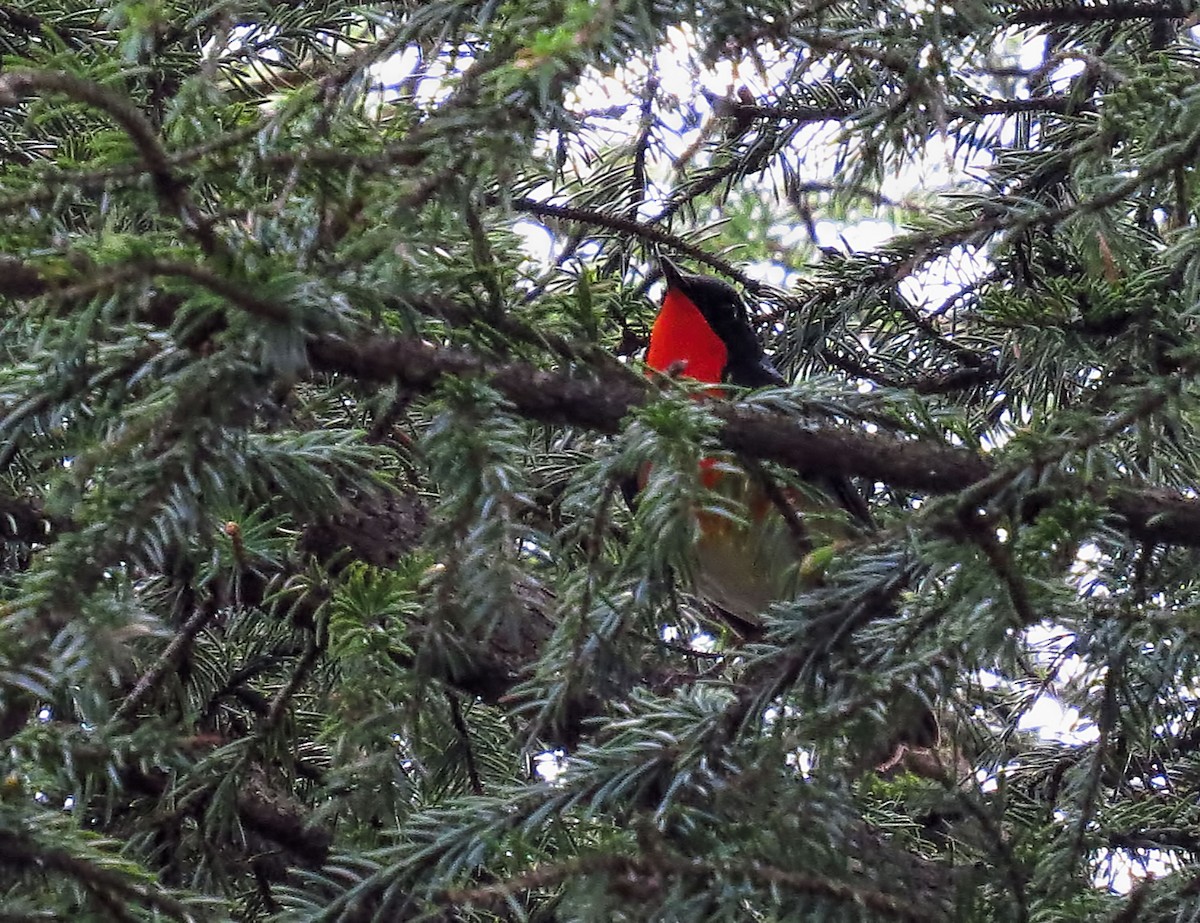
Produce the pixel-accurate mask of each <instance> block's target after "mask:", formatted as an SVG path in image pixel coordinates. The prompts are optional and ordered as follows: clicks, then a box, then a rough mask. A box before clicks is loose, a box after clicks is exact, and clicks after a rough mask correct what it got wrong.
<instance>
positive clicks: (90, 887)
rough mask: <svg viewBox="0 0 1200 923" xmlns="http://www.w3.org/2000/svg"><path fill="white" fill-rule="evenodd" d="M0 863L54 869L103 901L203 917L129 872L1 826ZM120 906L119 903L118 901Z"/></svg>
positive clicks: (27, 868) (40, 870)
mask: <svg viewBox="0 0 1200 923" xmlns="http://www.w3.org/2000/svg"><path fill="white" fill-rule="evenodd" d="M0 865H5V866H7V867H8V868H10V869H13V870H17V871H20V872H23V873H30V872H34V873H46V872H54V873H57V874H60V875H63V876H65V877H66V878H68V879H70V880H71V881H74V882H76V883H78V884H79V885H80V887H82V888H83V889H84V891H86V892H87V893H88V894H90V895H92V896H93V897H95V898H97V899H98V900H101V901H104V900H107V899H110V898H112V899H116V900H118V901H120V902H121V903H123V904H126V905H128V904H130V903H132V904H142V905H145V906H146V907H150V908H153V909H155V910H158V911H160V912H161V913H164V914H166V915H167V916H168V917H170V918H171V919H173V920H183V921H185V923H191V921H194V920H199V919H203V918H204V917H205V916H207V915H206V914H205V915H202V914H199V913H198V912H197V911H196V910H195V909H194V908H189V907H188V906H187V905H185V904H183V903H182V902H180V901H178V900H176V899H174V898H173V897H170V896H168V895H167V894H165V893H163V892H161V891H159V890H157V889H156V888H153V887H151V886H147V885H143V884H141V883H140V882H136V881H135V880H133V879H132V878H130V877H129V876H127V875H122V874H120V873H119V872H116V871H113V870H111V869H107V868H103V867H101V866H100V865H98V864H97V863H96V862H94V861H91V860H89V859H85V858H83V857H81V856H75V855H72V854H71V853H69V852H67V851H66V850H65V849H51V848H46V847H44V846H42V845H41V844H39V843H37V842H35V841H34V840H32V839H31V838H29V837H26V836H21V835H20V834H17V833H14V832H12V831H6V830H0ZM118 906H119V905H118Z"/></svg>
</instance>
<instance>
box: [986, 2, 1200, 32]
mask: <svg viewBox="0 0 1200 923" xmlns="http://www.w3.org/2000/svg"><path fill="white" fill-rule="evenodd" d="M1198 10H1200V7H1197V5H1196V4H1195V3H1194V2H1189V0H1155V2H1153V3H1087V4H1084V3H1073V4H1066V3H1064V4H1058V5H1055V6H1041V7H1024V8H1021V9H1018V10H1016V11H1015V12H1013V13H1011V14H1008V15H1007V16H1006V19H1007V20H1008V22H1010V23H1012V24H1013V25H1017V26H1051V25H1054V26H1061V25H1071V24H1087V23H1098V22H1129V21H1130V20H1135V19H1150V20H1158V19H1187V18H1188V17H1189V16H1192V15H1194V14H1195V13H1196V12H1197V11H1198Z"/></svg>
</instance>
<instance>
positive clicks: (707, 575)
mask: <svg viewBox="0 0 1200 923" xmlns="http://www.w3.org/2000/svg"><path fill="white" fill-rule="evenodd" d="M659 264H660V266H661V268H662V273H663V278H664V279H665V281H666V292H665V294H664V295H663V300H662V304H661V306H660V308H659V311H658V314H657V316H656V317H655V319H654V324H653V326H652V327H651V331H650V342H649V347H648V349H647V352H646V365H647V367H648V368H649V369H651V370H653V371H654V372H658V373H663V374H671V375H677V376H680V377H684V378H689V379H692V380H694V381H696V382H698V383H700V384H701V385H705V386H708V388H707V390H708V391H709V393H710V394H711V395H712V396H714V397H725V396H728V395H727V393H726V389H725V388H724V387H722V386H726V385H732V386H734V387H736V388H744V389H754V388H768V387H786V386H787V384H788V382H787V380H786V379H785V378H784V377H783V375H781V374H780V372H779V370H778V369H777V368H776V367H775V366H774V364H773V363H772V362H771V360H770V358H769V357H768V356H767V354H766V350H765V349H764V347H763V344H762V342H761V340H760V339H759V337H758V335H757V334H756V332H755V330H754V326H753V324H752V322H751V320H750V314H749V311H748V309H747V306H746V302H745V300H744V299H743V298H742V296H741V293H740V292H739V291H738V290H737V289H736V288H734V286H732V285H731V284H729V283H728V282H726V281H724V280H722V279H718V278H715V277H713V276H708V275H701V274H698V273H690V272H685V271H684V270H683V269H681V268H680V267H679V266H677V265H676V264H675V263H674V262H672V261H671V260H670V259H668V258H666V257H660V258H659ZM699 464H700V466H701V469H702V482H703V483H704V485H705V486H706V487H708V488H710V489H713V490H716V491H718V492H719V493H721V494H722V495H724V496H727V497H731V498H735V499H736V500H737V501H738V502H740V503H741V504H742V505H743V509H744V519H743V520H740V521H739V520H736V519H731V518H730V517H728V516H725V515H720V514H714V513H709V512H706V511H705V510H703V509H701V510H698V511H697V525H698V528H697V538H696V543H695V558H696V561H695V563H696V568H695V578H694V579H695V589H696V591H697V593H698V595H700V596H702V597H704V598H705V599H706V600H708V601H709V602H710V603H712V604H714V605H715V606H716V607H717V608H718V610H719V611H720V612H721V613H722V614H723V615H724V616H725V623H726V624H727V625H729V626H730V627H731V628H733V629H734V630H735V631H736V632H737V633H738V634H740V635H742V636H743V637H746V636H751V637H753V636H757V635H758V634H759V633H760V632H761V628H762V624H763V620H762V614H763V612H764V611H765V610H766V609H767V608H768V607H769V606H770V605H771V603H772V602H775V601H777V600H783V599H787V598H789V597H791V596H793V595H795V594H796V593H798V592H800V591H803V590H804V589H812V588H814V587H816V586H819V585H820V584H821V582H822V581H823V580H824V578H825V574H824V568H825V567H826V566H827V565H828V563H829V562H830V561H831V559H832V557H833V556H834V554H835V553H836V549H837V548H838V547H839V545H842V544H843V543H846V542H849V541H853V540H854V539H855V538H856V537H858V536H860V535H861V534H862V532H864V531H867V530H870V529H872V528H873V523H872V518H871V513H870V510H869V507H868V506H867V503H866V500H865V499H864V497H863V495H862V494H861V493H859V491H858V490H857V489H856V488H855V486H854V484H853V483H852V482H851V481H850V480H849V479H848V478H846V477H844V476H842V475H835V474H831V475H826V476H824V477H820V478H815V479H809V480H806V481H805V482H804V483H803V484H802V485H800V486H799V487H798V488H790V489H786V490H784V489H781V488H779V487H778V486H777V485H776V484H775V483H774V482H773V481H772V480H771V479H770V477H769V476H768V475H767V474H766V472H765V471H764V470H763V469H762V467H761V466H760V465H757V464H755V463H753V462H748V461H747V462H745V468H744V470H743V471H737V470H736V468H734V467H733V466H730V465H715V464H712V462H711V460H710V459H702V460H701V461H700V462H699ZM831 552H832V553H831ZM814 560H815V561H816V562H817V566H811V562H813V561H814ZM891 711H892V712H894V714H893V716H892V717H893V719H894V733H893V734H891V735H890V737H889V739H888V740H886V741H880V742H879V743H880V746H876V747H873V748H870V752H869V753H867V754H866V755H865V756H864V758H863V759H864V765H871V766H875V767H876V768H877V769H878V770H883V769H887V768H891V767H894V766H896V765H897V764H898V763H899V761H900V760H901V758H902V757H904V755H905V754H906V753H907V752H910V751H912V752H919V753H926V754H928V753H930V752H932V750H931V748H935V747H936V746H937V745H938V742H939V739H940V736H941V735H940V728H939V726H938V720H937V716H936V715H935V713H934V712H933V710H932V709H931V708H930V707H929V706H928V704H927V703H926V702H925V701H924V698H923V697H921V696H918V695H915V694H911V693H910V694H902V695H901V696H899V697H898V699H897V701H896V702H893V703H892V708H891ZM913 748H916V749H915V750H914V749H913ZM935 762H937V760H935ZM939 767H940V764H939ZM910 768H911V767H910ZM938 771H941V769H940V768H939V769H938Z"/></svg>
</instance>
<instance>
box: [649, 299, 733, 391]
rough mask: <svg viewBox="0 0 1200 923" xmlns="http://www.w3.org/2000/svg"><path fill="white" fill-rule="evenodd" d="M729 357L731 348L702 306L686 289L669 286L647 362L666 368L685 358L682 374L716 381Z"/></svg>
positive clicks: (651, 338)
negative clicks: (694, 301)
mask: <svg viewBox="0 0 1200 923" xmlns="http://www.w3.org/2000/svg"><path fill="white" fill-rule="evenodd" d="M728 358H729V350H728V349H726V347H725V343H724V342H723V341H722V340H721V338H720V337H719V336H717V335H716V334H715V333H714V332H713V329H712V328H711V327H710V326H709V325H708V321H706V320H705V319H704V315H703V314H701V313H700V309H699V308H697V307H696V306H695V305H694V304H693V303H692V300H691V299H690V298H688V297H687V295H685V294H683V292H680V291H677V290H676V289H667V297H666V298H664V299H663V305H662V310H661V311H659V312H658V317H657V318H656V319H655V321H654V329H652V330H651V331H650V350H649V351H648V352H647V353H646V365H648V366H650V368H652V369H656V370H657V371H660V372H665V371H666V370H667V369H669V368H670V367H671V365H672V364H674V363H676V362H682V363H684V370H683V374H684V375H686V376H687V377H688V378H692V379H695V380H696V381H703V382H708V383H709V384H717V383H718V382H720V380H721V376H722V374H723V373H724V371H725V363H726V361H727V360H728Z"/></svg>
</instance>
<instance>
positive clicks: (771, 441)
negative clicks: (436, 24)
mask: <svg viewBox="0 0 1200 923" xmlns="http://www.w3.org/2000/svg"><path fill="white" fill-rule="evenodd" d="M311 355H312V359H313V362H314V365H315V366H316V367H317V368H319V369H323V370H326V371H339V372H343V373H345V374H349V375H352V376H354V377H356V378H359V379H361V380H364V381H398V382H400V383H402V384H404V385H406V386H407V387H410V388H413V389H414V390H417V391H429V390H431V389H432V388H433V387H435V386H436V384H437V382H438V381H440V380H441V379H442V378H443V377H444V376H464V375H465V376H478V377H482V378H484V379H487V380H488V381H489V383H490V384H491V386H492V387H494V388H496V390H498V391H499V392H500V393H501V394H503V395H504V397H505V398H506V399H507V400H509V401H510V402H512V405H513V407H514V408H515V409H516V411H517V412H518V413H520V414H522V415H523V416H526V417H529V418H530V419H534V420H539V421H541V422H545V423H559V424H562V423H566V424H571V425H575V426H583V427H586V428H589V429H594V430H598V431H600V432H605V433H614V434H615V433H617V432H619V431H620V430H621V427H622V424H623V421H624V419H625V417H626V415H627V414H628V413H629V412H630V411H631V410H632V409H634V408H635V407H639V406H641V405H642V404H644V403H645V402H646V401H647V400H648V399H649V397H650V392H649V389H648V387H647V386H646V385H643V384H642V383H640V382H638V381H636V380H634V379H633V378H631V377H630V376H621V377H619V378H618V377H616V376H614V375H608V374H597V375H596V376H595V377H594V378H592V379H591V380H587V379H582V378H573V377H570V376H567V375H562V374H556V373H552V372H546V371H542V370H540V369H537V368H534V367H532V366H528V365H522V364H519V363H510V364H507V365H503V364H495V363H488V362H486V361H484V360H481V359H479V358H477V357H475V356H473V355H471V354H470V353H466V352H462V351H459V350H453V349H441V348H438V347H435V346H432V345H430V344H428V343H424V342H421V341H417V340H412V339H405V338H387V337H377V338H369V339H363V340H357V341H347V340H338V339H333V338H323V339H316V340H314V341H312V345H311ZM1158 400H1166V397H1165V396H1162V397H1161V398H1155V401H1158ZM710 406H711V409H712V413H713V415H714V416H716V417H717V418H718V419H719V420H720V421H721V422H722V423H723V425H724V426H723V429H722V431H721V432H720V434H719V438H720V440H721V442H722V443H723V444H724V445H725V447H726V448H729V449H732V450H733V451H735V452H739V453H743V454H745V455H748V456H750V457H752V458H758V459H763V460H767V461H774V462H777V463H779V464H781V465H784V466H786V467H789V468H792V469H793V470H795V471H797V472H798V473H800V474H802V475H803V474H807V475H809V476H814V475H830V474H843V475H847V476H852V477H863V478H866V479H868V480H871V481H882V482H883V483H885V484H891V485H893V486H902V487H908V488H912V489H915V490H925V491H929V492H931V493H954V492H957V491H966V492H967V493H966V495H964V496H963V497H961V498H959V501H958V502H961V504H962V505H963V506H964V508H974V507H975V506H979V505H983V504H984V503H985V502H986V500H987V499H988V498H990V497H991V496H993V495H994V493H995V492H996V491H997V490H999V489H1000V488H1002V487H1003V485H1005V484H1007V483H1008V482H1009V481H1011V480H1012V478H1013V477H1014V476H1016V475H1017V474H1019V473H1020V472H1021V471H1023V470H1024V465H1023V464H1022V465H1018V466H1016V467H1012V468H1002V469H993V468H992V467H991V466H990V465H989V464H988V462H987V461H985V460H984V459H982V458H980V457H979V456H978V455H975V454H974V453H972V452H970V451H967V450H964V449H957V448H950V447H947V446H945V445H943V444H941V443H933V442H929V441H926V440H907V441H901V440H898V439H894V438H890V437H885V436H881V435H878V434H868V433H865V432H862V431H859V430H851V429H847V428H845V427H829V426H814V425H810V424H807V423H801V422H798V421H796V420H792V419H789V418H788V417H787V416H785V415H783V414H779V413H774V412H769V411H765V410H759V409H756V408H748V407H742V406H738V405H736V404H726V403H718V402H714V403H713V404H711V405H710ZM1145 412H1147V408H1146V407H1139V409H1138V413H1139V414H1142V413H1145ZM1128 423H1129V419H1128V418H1127V415H1122V417H1121V418H1119V419H1118V420H1116V421H1114V422H1113V423H1111V424H1110V425H1109V426H1107V427H1104V428H1103V429H1102V430H1100V431H1098V432H1097V433H1095V434H1093V437H1090V438H1094V439H1095V440H1096V442H1098V441H1101V440H1103V439H1105V438H1108V437H1109V436H1111V435H1112V434H1114V433H1116V432H1119V431H1120V430H1121V429H1123V428H1124V427H1125V426H1127V425H1128ZM1089 444H1095V443H1089ZM1077 448H1080V445H1077V444H1076V443H1075V442H1071V443H1069V444H1064V449H1063V451H1068V450H1070V451H1073V450H1075V449H1077ZM1044 463H1045V462H1044V460H1043V462H1039V464H1044ZM1099 490H1101V491H1103V493H1102V495H1100V496H1098V497H1096V499H1097V500H1098V501H1099V502H1101V503H1104V504H1106V505H1108V506H1109V508H1110V509H1111V510H1112V511H1113V512H1114V513H1116V514H1117V515H1118V516H1122V517H1124V516H1125V515H1126V514H1128V516H1129V519H1128V522H1127V525H1128V527H1129V528H1130V529H1131V531H1135V532H1136V534H1137V536H1138V537H1139V538H1141V539H1142V540H1145V541H1151V542H1167V541H1169V542H1171V543H1174V544H1183V545H1187V546H1189V547H1191V546H1200V501H1196V500H1191V499H1188V498H1184V497H1182V496H1179V495H1177V494H1168V493H1167V492H1165V491H1161V490H1151V491H1135V490H1133V489H1132V488H1128V487H1124V486H1123V485H1119V484H1118V485H1112V486H1110V487H1101V488H1099ZM1160 528H1161V529H1162V531H1161V532H1159V531H1158V530H1159V529H1160Z"/></svg>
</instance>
